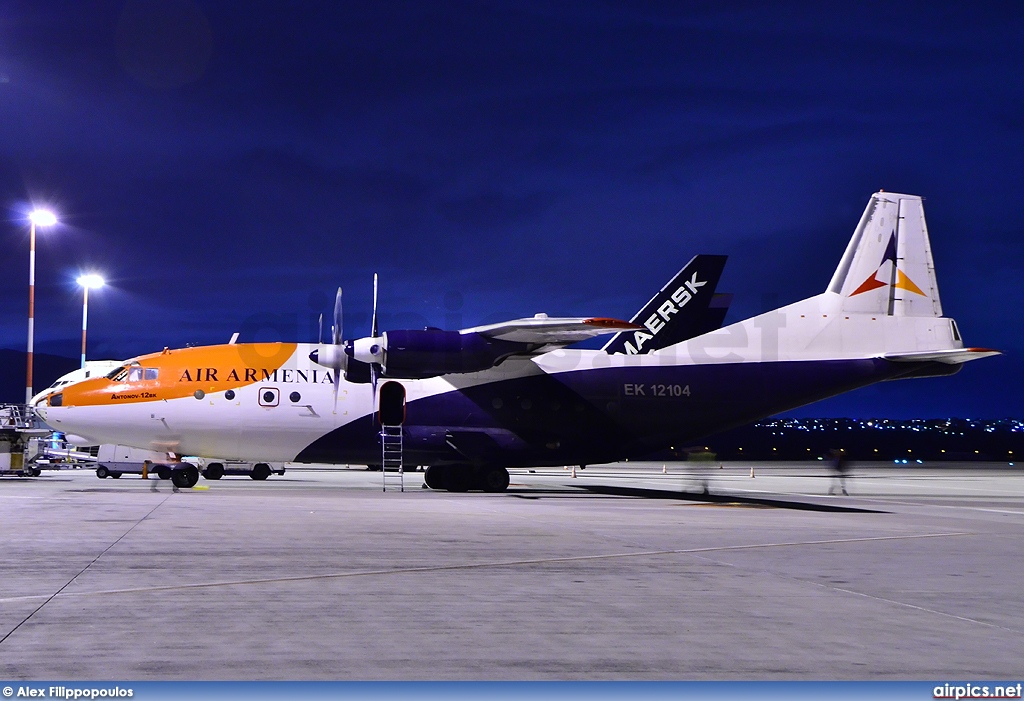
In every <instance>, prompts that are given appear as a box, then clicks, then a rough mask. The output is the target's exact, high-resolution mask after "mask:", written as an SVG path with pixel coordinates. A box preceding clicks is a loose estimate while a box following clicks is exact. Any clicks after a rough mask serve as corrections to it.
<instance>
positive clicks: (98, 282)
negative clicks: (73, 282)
mask: <svg viewBox="0 0 1024 701" xmlns="http://www.w3.org/2000/svg"><path fill="white" fill-rule="evenodd" d="M78 284H79V285H81V286H82V287H85V288H87V289H92V290H95V289H97V288H100V287H103V286H104V285H106V284H107V281H106V280H104V279H103V278H102V277H101V276H99V275H97V274H95V273H89V274H88V275H81V276H79V278H78Z"/></svg>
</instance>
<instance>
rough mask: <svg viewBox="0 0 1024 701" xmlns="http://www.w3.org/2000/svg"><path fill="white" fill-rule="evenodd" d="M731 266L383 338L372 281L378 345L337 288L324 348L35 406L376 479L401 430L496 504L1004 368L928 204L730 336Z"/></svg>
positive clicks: (408, 448)
mask: <svg viewBox="0 0 1024 701" xmlns="http://www.w3.org/2000/svg"><path fill="white" fill-rule="evenodd" d="M701 264H703V265H708V266H710V267H709V270H708V271H707V272H705V270H703V269H699V268H701ZM722 265H724V257H722V256H697V257H696V258H694V260H693V261H691V263H690V265H688V266H687V267H686V268H684V269H683V270H682V271H680V274H679V275H677V276H676V278H675V279H674V280H673V281H672V282H671V283H670V284H669V285H667V286H666V287H665V288H664V289H663V290H662V291H661V292H660V293H659V294H658V295H656V296H655V298H654V299H652V300H651V302H650V303H649V304H648V305H647V306H646V307H645V308H644V310H643V311H642V312H641V313H640V314H639V315H638V316H637V317H636V318H635V319H634V321H633V322H625V321H618V320H615V319H607V318H599V317H580V318H549V317H547V316H546V315H543V314H538V315H537V316H536V317H533V318H526V319H517V320H514V321H509V322H506V323H500V324H490V325H487V326H478V327H474V328H469V329H463V330H461V331H442V330H440V329H433V328H428V329H423V330H396V331H388V332H385V333H378V331H377V323H376V284H375V294H374V316H373V326H372V329H371V333H370V336H368V337H365V338H358V339H356V340H344V339H343V337H342V333H341V291H340V290H339V291H338V299H337V303H336V307H335V323H334V327H333V332H332V339H331V342H330V343H317V344H305V343H255V344H227V345H218V346H206V347H194V348H181V349H176V350H167V349H165V350H164V351H163V352H161V353H155V354H152V355H143V356H140V357H138V358H135V359H132V360H130V361H127V362H125V363H124V364H123V365H121V366H119V367H118V368H116V369H115V370H113V371H112V372H111V373H110V374H109V375H107V376H106V377H99V378H91V379H87V380H83V381H81V382H77V383H74V384H71V385H67V386H64V387H62V388H60V389H59V391H55V392H52V393H50V394H49V395H47V396H46V397H44V398H43V399H42V400H41V401H39V403H38V405H37V409H38V412H39V414H40V415H41V416H42V417H43V418H44V420H45V421H46V422H47V423H48V424H49V425H50V426H52V427H53V428H55V429H57V430H59V431H63V432H65V433H66V434H68V435H69V438H70V439H71V440H73V441H76V442H79V443H82V444H99V443H114V444H119V445H126V446H135V447H137V448H140V449H147V450H152V451H160V452H161V453H164V454H166V455H167V456H169V460H171V461H173V460H174V458H175V456H180V455H193V456H209V457H214V456H215V457H217V458H222V459H236V460H262V461H279V462H291V461H298V462H315V463H349V464H352V463H355V464H367V465H380V464H381V462H382V448H381V442H382V433H385V431H383V430H382V426H383V427H388V428H389V430H390V431H391V432H392V433H394V432H395V431H396V430H397V431H399V435H400V436H401V439H402V455H403V460H404V463H405V464H406V465H419V466H425V467H427V472H426V475H425V481H426V483H427V485H428V486H429V487H431V488H434V489H448V490H450V491H465V490H467V489H483V490H485V491H493V492H500V491H504V490H505V489H506V488H507V486H508V483H509V474H508V470H507V469H506V468H508V467H541V466H562V465H587V464H596V463H606V462H613V461H619V460H623V459H627V458H637V457H642V456H644V455H647V454H650V453H652V452H654V451H657V450H659V449H663V448H667V447H669V446H673V445H683V444H686V443H687V442H692V441H695V440H696V439H698V438H701V437H704V436H708V435H710V434H713V433H716V432H718V431H722V430H724V429H728V428H731V427H734V426H738V425H741V424H745V423H748V422H751V421H755V420H757V419H759V418H763V417H765V416H769V415H771V414H775V413H778V412H780V411H785V410H787V409H792V408H794V407H798V406H801V405H804V404H808V403H810V402H814V401H817V400H819V399H824V398H826V397H831V396H833V395H836V394H839V393H842V392H846V391H848V390H852V389H856V388H858V387H864V386H866V385H870V384H873V383H875V382H880V381H884V380H895V379H902V378H911V377H926V376H933V375H950V374H953V373H955V372H957V371H958V370H959V369H960V366H961V365H962V364H963V363H965V362H967V361H969V360H974V359H976V358H982V357H985V356H990V355H995V354H997V353H998V351H993V350H988V349H984V348H970V347H965V346H964V343H963V341H962V340H961V337H960V332H959V330H958V329H957V325H956V322H955V321H954V320H953V319H950V318H947V317H944V316H943V314H942V305H941V303H940V301H939V290H938V285H937V283H936V277H935V268H934V264H933V262H932V254H931V248H930V243H929V240H928V231H927V228H926V226H925V219H924V210H923V207H922V202H921V198H920V197H917V196H913V195H900V194H895V193H889V192H878V193H876V194H874V195H872V196H871V199H870V201H869V202H868V205H867V208H866V209H865V211H864V215H863V216H862V218H861V220H860V223H859V224H858V225H857V228H856V230H855V231H854V233H853V238H852V239H851V240H850V243H849V245H848V246H847V248H846V252H845V253H844V255H843V257H842V260H840V262H839V267H838V268H837V269H836V271H835V273H834V275H833V276H832V280H831V282H829V284H828V287H827V288H826V290H825V291H824V292H823V293H821V294H819V295H817V296H815V297H811V298H809V299H805V300H802V301H800V302H796V303H794V304H790V305H788V306H785V307H782V308H779V309H775V310H773V311H770V312H767V313H764V314H761V315H759V316H756V317H753V318H751V319H747V320H745V321H741V322H739V323H735V324H732V325H729V326H725V327H721V328H719V324H720V323H721V317H720V316H719V317H717V318H716V312H715V305H714V304H713V301H712V299H711V298H712V297H713V296H714V289H715V285H716V284H717V282H718V276H719V275H720V274H721V266H722ZM712 277H713V280H712V279H710V278H712ZM720 306H721V305H719V307H720ZM723 314H724V312H723ZM676 319H685V321H686V323H685V324H683V326H684V327H685V328H686V329H688V330H689V332H687V331H686V330H682V331H680V330H679V327H677V326H675V323H676ZM601 334H615V335H614V336H613V337H612V339H611V341H609V342H608V344H607V345H606V346H605V347H604V348H602V349H601V350H585V349H574V348H568V347H566V346H569V345H570V344H572V343H575V342H577V341H580V340H583V339H586V338H591V337H594V336H597V335H601ZM695 334H696V335H695ZM398 426H400V429H396V428H395V427H398ZM171 464H172V465H176V466H178V469H177V470H176V471H175V480H176V483H180V485H181V486H191V485H192V484H195V481H196V480H198V477H199V475H198V470H196V468H195V467H194V466H192V465H189V464H188V463H173V462H172V463H171Z"/></svg>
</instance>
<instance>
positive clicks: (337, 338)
mask: <svg viewBox="0 0 1024 701" xmlns="http://www.w3.org/2000/svg"><path fill="white" fill-rule="evenodd" d="M341 338H342V335H341V288H340V287H339V288H338V294H337V295H335V297H334V333H333V334H332V336H331V343H333V344H334V345H338V344H339V343H341Z"/></svg>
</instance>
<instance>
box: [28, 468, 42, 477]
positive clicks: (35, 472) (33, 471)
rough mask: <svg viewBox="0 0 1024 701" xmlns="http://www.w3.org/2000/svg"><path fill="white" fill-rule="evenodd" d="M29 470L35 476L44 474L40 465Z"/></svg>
mask: <svg viewBox="0 0 1024 701" xmlns="http://www.w3.org/2000/svg"><path fill="white" fill-rule="evenodd" d="M29 472H30V474H31V475H32V476H33V477H38V476H39V475H41V474H43V471H42V470H41V469H39V468H38V467H33V468H32V469H31V470H30V471H29Z"/></svg>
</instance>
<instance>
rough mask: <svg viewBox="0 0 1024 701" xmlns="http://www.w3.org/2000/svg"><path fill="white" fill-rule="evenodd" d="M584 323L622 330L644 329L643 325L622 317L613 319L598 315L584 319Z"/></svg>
mask: <svg viewBox="0 0 1024 701" xmlns="http://www.w3.org/2000/svg"><path fill="white" fill-rule="evenodd" d="M583 323H584V324H586V325H587V326H596V327H598V328H601V329H617V330H620V331H634V330H636V329H642V328H643V326H640V325H639V324H634V323H633V322H631V321H623V320H622V319H612V318H609V317H601V316H596V317H593V318H590V319H584V320H583Z"/></svg>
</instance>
